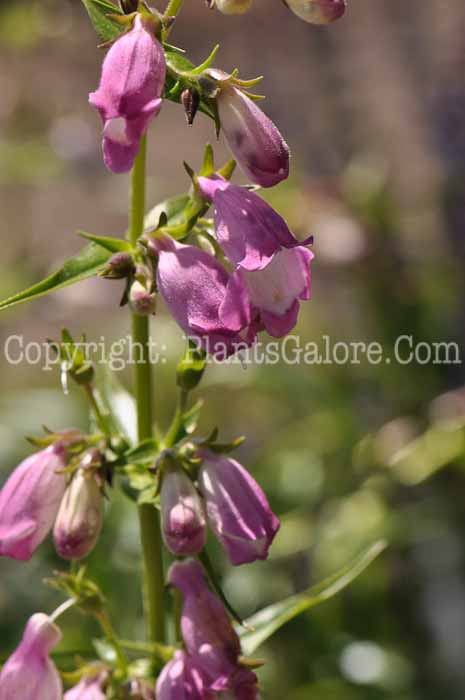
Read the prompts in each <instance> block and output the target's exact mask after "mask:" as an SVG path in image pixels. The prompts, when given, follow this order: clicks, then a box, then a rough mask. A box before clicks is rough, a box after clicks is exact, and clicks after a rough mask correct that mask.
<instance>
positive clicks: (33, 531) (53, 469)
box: [0, 442, 66, 561]
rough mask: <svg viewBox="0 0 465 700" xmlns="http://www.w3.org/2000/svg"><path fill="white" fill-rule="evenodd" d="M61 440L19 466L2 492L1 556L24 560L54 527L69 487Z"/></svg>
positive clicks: (28, 557) (0, 521)
mask: <svg viewBox="0 0 465 700" xmlns="http://www.w3.org/2000/svg"><path fill="white" fill-rule="evenodd" d="M65 466H66V451H65V448H64V446H63V444H62V443H61V442H56V443H55V444H54V445H51V446H50V447H47V449H45V450H41V451H40V452H37V453H36V454H33V455H31V456H30V457H28V458H27V459H25V460H24V461H23V462H21V464H20V465H19V466H18V467H16V469H15V470H14V472H13V473H12V474H11V475H10V477H9V479H8V480H7V482H6V483H5V485H4V487H3V488H2V490H1V492H0V555H3V556H8V557H12V558H13V559H20V560H22V561H25V560H27V559H30V558H31V556H32V554H33V553H34V552H35V550H36V549H37V547H38V546H39V545H40V544H41V542H42V541H43V540H44V539H45V538H46V536H47V535H48V533H49V532H50V530H51V529H52V527H53V523H54V520H55V518H56V515H57V513H58V509H59V507H60V502H61V499H62V498H63V494H64V492H65V488H66V479H65V476H64V474H63V473H60V472H61V470H63V469H64V467H65Z"/></svg>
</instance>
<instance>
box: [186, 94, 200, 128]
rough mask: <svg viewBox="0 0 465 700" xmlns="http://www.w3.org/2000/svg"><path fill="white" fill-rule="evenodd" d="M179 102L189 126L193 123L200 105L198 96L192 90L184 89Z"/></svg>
mask: <svg viewBox="0 0 465 700" xmlns="http://www.w3.org/2000/svg"><path fill="white" fill-rule="evenodd" d="M181 102H182V106H183V107H184V111H185V113H186V118H187V123H188V124H189V126H191V124H193V123H194V119H195V115H196V114H197V110H198V108H199V104H200V95H199V93H198V91H197V90H195V89H194V88H186V89H185V90H183V91H182V93H181Z"/></svg>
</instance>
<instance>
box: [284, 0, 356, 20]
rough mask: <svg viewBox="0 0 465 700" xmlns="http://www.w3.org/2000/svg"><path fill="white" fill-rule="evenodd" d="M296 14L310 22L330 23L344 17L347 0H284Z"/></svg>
mask: <svg viewBox="0 0 465 700" xmlns="http://www.w3.org/2000/svg"><path fill="white" fill-rule="evenodd" d="M283 1H284V3H285V4H286V5H287V6H288V8H289V9H290V10H292V12H294V14H296V15H297V16H298V17H300V19H303V20H304V21H305V22H309V23H310V24H330V22H334V21H335V20H337V19H339V17H342V15H343V14H344V12H345V11H346V7H347V0H283Z"/></svg>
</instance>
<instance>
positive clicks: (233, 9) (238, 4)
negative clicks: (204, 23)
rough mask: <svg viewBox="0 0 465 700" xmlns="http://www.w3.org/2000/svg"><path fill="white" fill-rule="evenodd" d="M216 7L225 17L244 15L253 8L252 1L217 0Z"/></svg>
mask: <svg viewBox="0 0 465 700" xmlns="http://www.w3.org/2000/svg"><path fill="white" fill-rule="evenodd" d="M215 5H216V7H217V8H218V10H219V11H220V12H222V13H223V14H224V15H243V14H245V13H246V12H248V11H249V10H250V8H251V7H252V0H215Z"/></svg>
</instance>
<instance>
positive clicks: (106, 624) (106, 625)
mask: <svg viewBox="0 0 465 700" xmlns="http://www.w3.org/2000/svg"><path fill="white" fill-rule="evenodd" d="M96 618H97V620H98V621H99V624H100V627H101V628H102V632H103V634H104V635H105V637H106V638H107V639H108V641H109V642H110V644H111V646H112V647H113V649H114V650H115V653H116V658H117V659H118V666H119V667H120V669H121V671H122V672H123V674H124V675H126V673H127V670H128V661H127V659H126V654H125V653H124V651H123V649H122V647H121V644H120V643H119V640H118V637H117V636H116V634H115V630H114V629H113V625H112V624H111V622H110V618H109V617H108V615H107V613H106V612H105V611H102V612H100V613H98V614H96Z"/></svg>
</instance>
